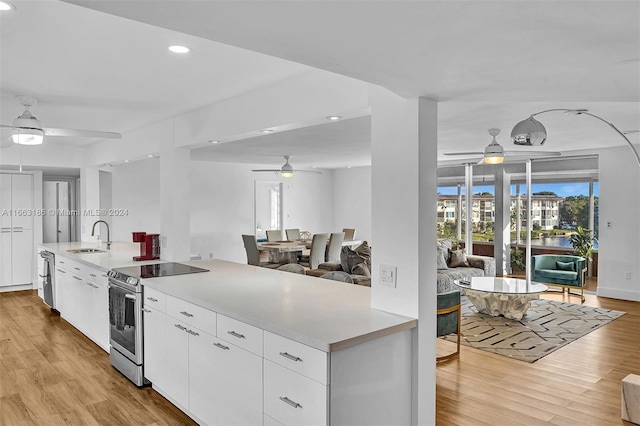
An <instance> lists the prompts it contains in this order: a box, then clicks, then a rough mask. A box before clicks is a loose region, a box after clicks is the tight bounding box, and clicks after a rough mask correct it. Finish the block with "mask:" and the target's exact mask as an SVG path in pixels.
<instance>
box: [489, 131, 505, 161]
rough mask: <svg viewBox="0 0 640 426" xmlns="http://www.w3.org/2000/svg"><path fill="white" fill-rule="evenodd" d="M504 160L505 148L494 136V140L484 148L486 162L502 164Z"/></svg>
mask: <svg viewBox="0 0 640 426" xmlns="http://www.w3.org/2000/svg"><path fill="white" fill-rule="evenodd" d="M503 161H504V149H502V145H500V144H499V143H497V142H496V140H495V136H494V138H493V142H491V143H490V144H489V145H487V147H486V148H485V149H484V162H485V163H488V164H500V163H502V162H503Z"/></svg>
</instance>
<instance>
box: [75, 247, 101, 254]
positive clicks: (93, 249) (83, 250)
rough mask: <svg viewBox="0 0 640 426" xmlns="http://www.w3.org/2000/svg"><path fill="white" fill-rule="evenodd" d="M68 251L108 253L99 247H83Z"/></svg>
mask: <svg viewBox="0 0 640 426" xmlns="http://www.w3.org/2000/svg"><path fill="white" fill-rule="evenodd" d="M67 252H68V253H73V254H88V253H106V250H100V249H97V248H81V249H73V250H67Z"/></svg>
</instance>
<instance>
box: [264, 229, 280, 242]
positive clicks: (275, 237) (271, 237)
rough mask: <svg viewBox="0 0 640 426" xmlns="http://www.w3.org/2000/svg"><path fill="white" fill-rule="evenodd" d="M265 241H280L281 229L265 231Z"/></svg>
mask: <svg viewBox="0 0 640 426" xmlns="http://www.w3.org/2000/svg"><path fill="white" fill-rule="evenodd" d="M267 241H269V242H273V241H282V231H280V230H279V229H270V230H268V231H267Z"/></svg>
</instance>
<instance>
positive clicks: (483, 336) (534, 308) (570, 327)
mask: <svg viewBox="0 0 640 426" xmlns="http://www.w3.org/2000/svg"><path fill="white" fill-rule="evenodd" d="M461 305H462V327H461V334H462V341H461V342H460V343H461V344H463V345H466V346H471V347H473V348H476V349H481V350H483V351H487V352H493V353H496V354H498V355H503V356H506V357H509V358H513V359H517V360H521V361H526V362H534V361H537V360H538V359H540V358H542V357H544V356H545V355H548V354H550V353H551V352H553V351H555V350H557V349H560V348H561V347H563V346H564V345H566V344H568V343H571V342H573V341H574V340H577V339H579V338H580V337H582V336H584V335H586V334H588V333H590V332H592V331H593V330H596V329H598V328H600V327H602V326H603V325H606V324H608V323H610V322H611V321H613V320H615V319H616V318H619V317H621V316H622V315H624V314H625V312H621V311H613V310H610V309H602V308H592V307H589V306H584V305H578V304H575V303H564V302H557V301H555V300H546V299H538V300H534V301H532V302H531V307H530V308H529V310H528V311H527V313H526V314H525V316H524V317H523V318H522V319H521V320H519V321H518V320H511V319H507V318H504V317H502V316H499V317H492V316H490V315H485V314H479V313H478V311H477V310H476V308H475V306H473V305H472V304H471V302H469V300H468V299H467V298H466V297H465V296H462V300H461ZM444 339H445V340H448V341H450V342H455V341H456V340H457V336H456V335H455V334H452V335H449V336H446V337H444Z"/></svg>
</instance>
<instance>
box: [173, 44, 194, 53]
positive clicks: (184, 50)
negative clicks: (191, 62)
mask: <svg viewBox="0 0 640 426" xmlns="http://www.w3.org/2000/svg"><path fill="white" fill-rule="evenodd" d="M169 50H170V51H172V52H173V53H189V52H190V51H191V49H189V48H188V47H187V46H180V45H178V44H174V45H173V46H169Z"/></svg>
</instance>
